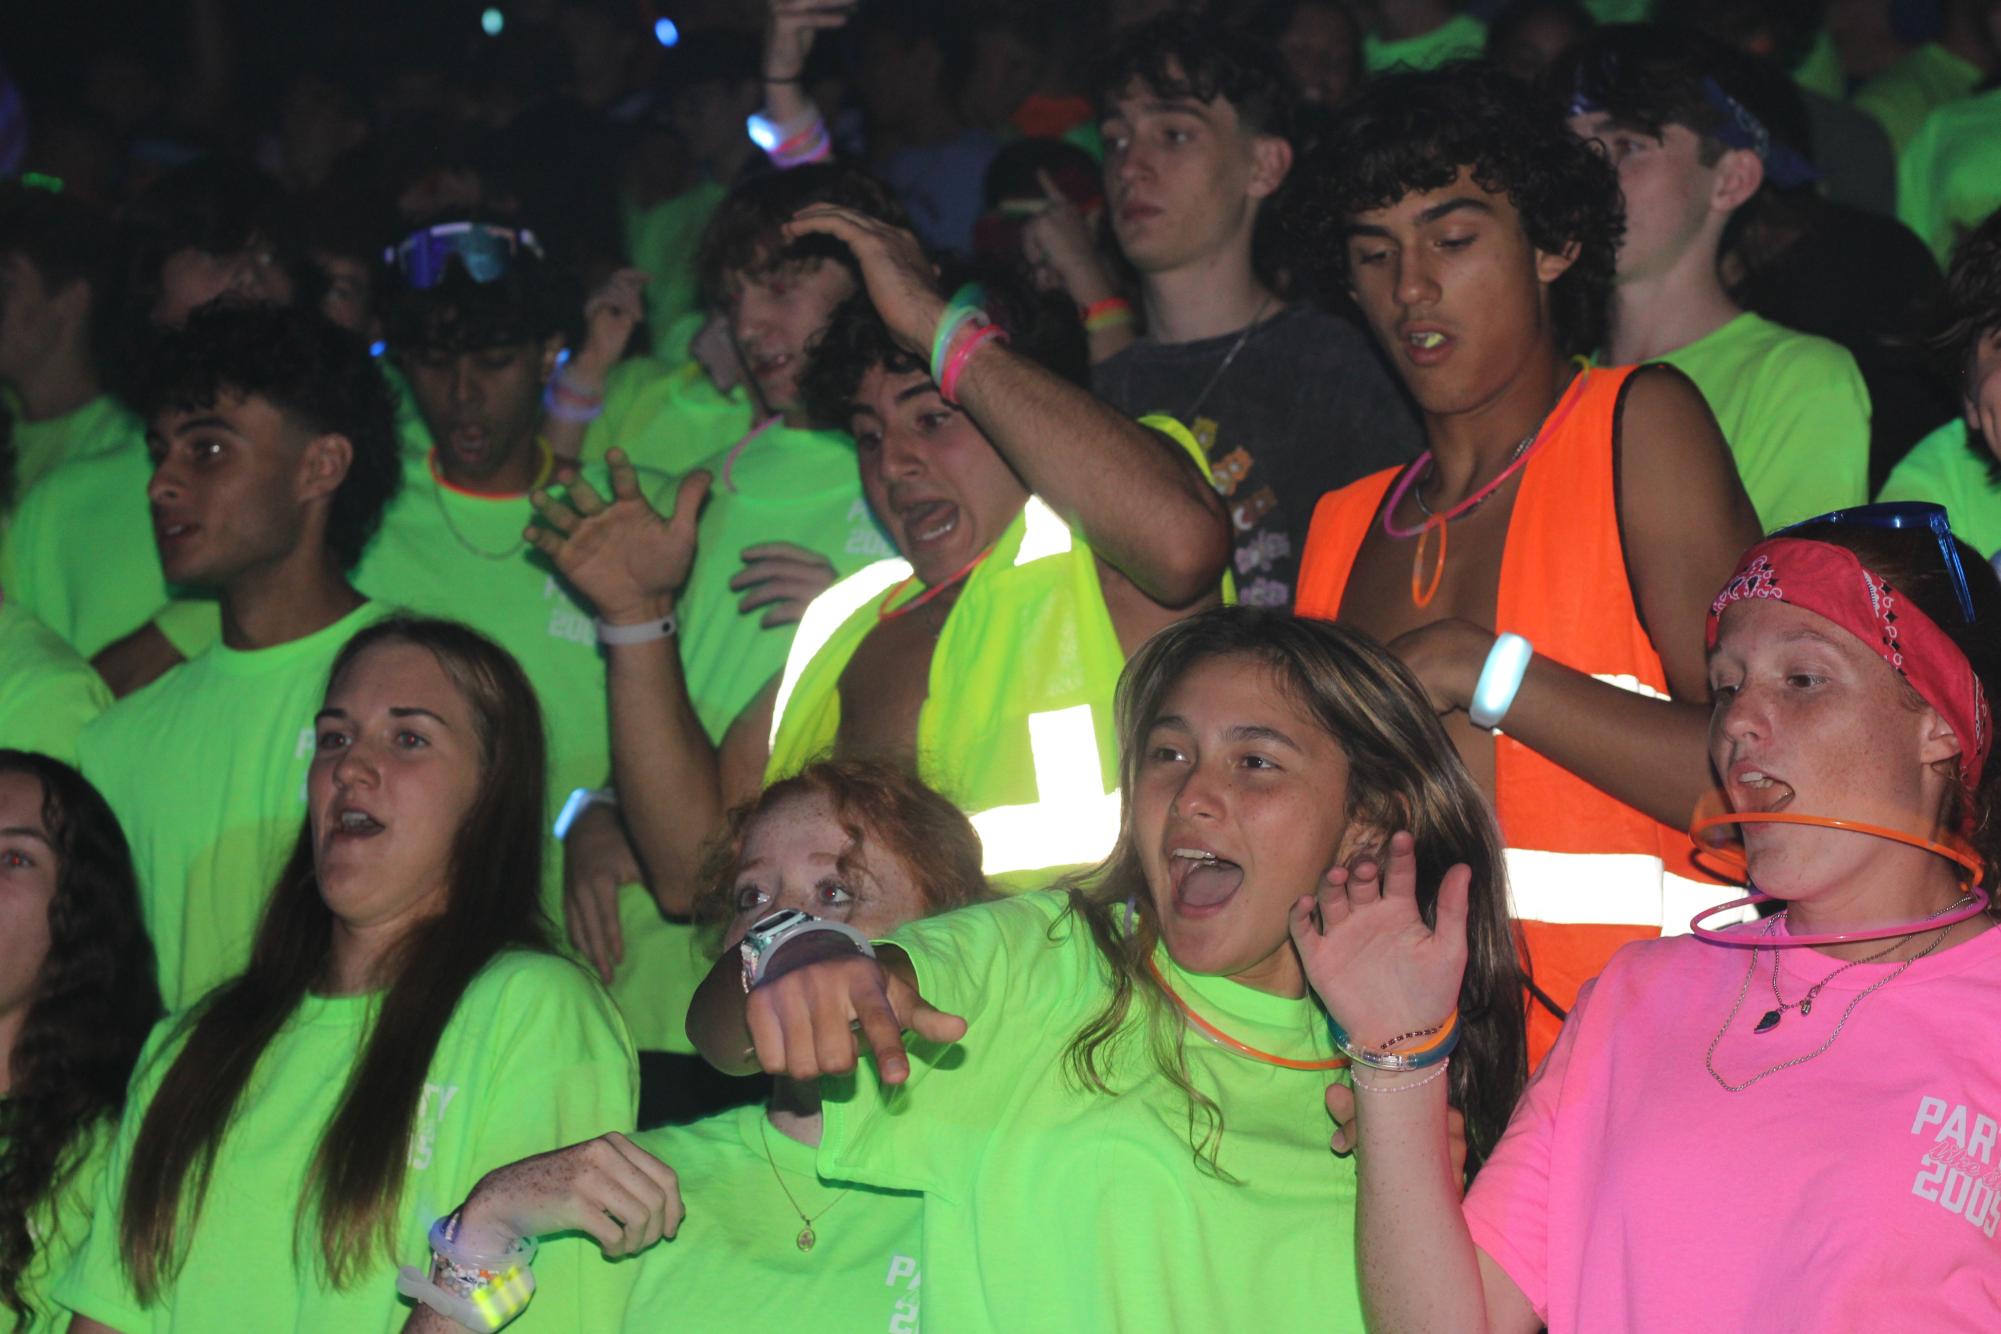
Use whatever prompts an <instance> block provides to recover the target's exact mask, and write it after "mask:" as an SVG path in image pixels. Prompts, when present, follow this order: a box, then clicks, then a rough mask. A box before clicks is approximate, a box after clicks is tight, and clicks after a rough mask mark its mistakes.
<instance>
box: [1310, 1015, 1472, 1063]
mask: <svg viewBox="0 0 2001 1334" xmlns="http://www.w3.org/2000/svg"><path fill="white" fill-rule="evenodd" d="M1327 1031H1328V1034H1329V1035H1330V1036H1331V1037H1332V1038H1333V1039H1334V1045H1335V1046H1336V1047H1338V1048H1340V1050H1341V1051H1342V1052H1343V1053H1344V1054H1345V1055H1346V1056H1347V1057H1348V1059H1349V1061H1351V1062H1353V1063H1354V1064H1355V1065H1366V1066H1368V1067H1369V1068H1370V1069H1371V1070H1390V1071H1397V1072H1402V1071H1405V1070H1422V1069H1424V1068H1426V1067H1427V1066H1433V1065H1438V1064H1440V1063H1441V1062H1443V1061H1444V1060H1445V1058H1446V1057H1448V1056H1450V1055H1451V1054H1452V1049H1453V1048H1454V1047H1457V1046H1458V1045H1459V1011H1458V1009H1457V1007H1455V1008H1454V1009H1453V1011H1452V1013H1451V1014H1449V1015H1447V1016H1446V1019H1445V1022H1444V1023H1443V1024H1441V1025H1440V1026H1439V1031H1438V1035H1437V1036H1436V1037H1434V1038H1432V1039H1431V1041H1429V1042H1427V1043H1425V1044H1424V1045H1423V1046H1422V1047H1417V1048H1414V1049H1412V1050H1410V1051H1378V1050H1376V1049H1374V1048H1370V1047H1364V1046H1363V1045H1361V1044H1360V1043H1359V1042H1356V1041H1355V1040H1354V1039H1353V1038H1351V1037H1349V1036H1348V1034H1347V1032H1346V1031H1345V1030H1344V1029H1342V1027H1341V1025H1340V1024H1339V1023H1338V1022H1336V1021H1335V1018H1334V1016H1333V1015H1331V1014H1330V1015H1328V1016H1327Z"/></svg>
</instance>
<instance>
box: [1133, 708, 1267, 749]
mask: <svg viewBox="0 0 2001 1334" xmlns="http://www.w3.org/2000/svg"><path fill="white" fill-rule="evenodd" d="M1161 727H1171V728H1173V729H1175V730H1177V731H1181V732H1189V733H1192V732H1194V730H1195V729H1194V728H1192V727H1190V726H1189V725H1188V720H1187V719H1186V718H1183V717H1182V716H1181V715H1180V714H1178V713H1164V714H1162V715H1161V716H1160V717H1158V718H1156V719H1154V720H1153V727H1149V728H1148V729H1147V730H1148V731H1149V732H1151V731H1153V730H1154V729H1155V728H1161ZM1223 739H1224V740H1226V741H1271V742H1276V743H1277V744H1278V745H1281V746H1284V747H1285V748H1286V749H1287V750H1290V751H1294V752H1296V753H1298V754H1302V755H1303V754H1305V753H1306V752H1305V749H1304V748H1303V747H1302V746H1301V745H1300V744H1299V743H1298V742H1297V741H1294V740H1293V739H1292V738H1291V737H1289V736H1287V735H1286V734H1285V733H1284V732H1281V731H1279V730H1278V729H1277V728H1276V727H1269V726H1267V725H1265V724H1264V723H1233V724H1232V725H1230V726H1229V727H1226V728H1224V729H1223Z"/></svg>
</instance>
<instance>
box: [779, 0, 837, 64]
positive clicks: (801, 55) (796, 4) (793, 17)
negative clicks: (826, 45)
mask: <svg viewBox="0 0 2001 1334" xmlns="http://www.w3.org/2000/svg"><path fill="white" fill-rule="evenodd" d="M854 12H855V0H771V10H770V15H771V28H770V32H769V34H768V35H767V36H766V38H765V42H764V76H765V77H766V78H767V79H779V80H791V79H796V78H798V77H799V75H800V74H801V73H802V72H804V70H805V68H806V58H807V57H808V56H810V55H812V54H813V39H814V38H815V37H817V36H818V35H819V34H820V32H821V31H822V30H823V29H830V28H839V27H842V26H844V25H846V23H847V21H848V18H849V16H850V15H852V14H853V13H854Z"/></svg>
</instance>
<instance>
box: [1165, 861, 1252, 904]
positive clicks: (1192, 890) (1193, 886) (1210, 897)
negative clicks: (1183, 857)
mask: <svg viewBox="0 0 2001 1334" xmlns="http://www.w3.org/2000/svg"><path fill="white" fill-rule="evenodd" d="M1243 883H1244V868H1243V867H1241V866H1238V865H1237V864H1236V863H1235V862H1226V861H1213V862H1197V863H1196V864H1195V865H1194V867H1192V868H1191V869H1190V870H1189V872H1188V874H1187V875H1186V876H1184V877H1182V880H1181V890H1180V898H1181V901H1182V902H1183V903H1185V904H1187V905H1188V906H1189V907H1191V908H1213V907H1215V906H1216V905H1217V904H1219V903H1221V902H1222V901H1223V900H1224V899H1227V898H1229V897H1230V895H1232V894H1234V893H1236V892H1237V886H1238V885H1241V884H1243Z"/></svg>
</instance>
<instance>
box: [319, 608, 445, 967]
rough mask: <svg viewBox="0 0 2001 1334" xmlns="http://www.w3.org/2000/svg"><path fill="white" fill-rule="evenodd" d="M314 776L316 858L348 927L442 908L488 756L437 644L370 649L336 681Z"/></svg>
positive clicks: (416, 917) (323, 891) (324, 891)
mask: <svg viewBox="0 0 2001 1334" xmlns="http://www.w3.org/2000/svg"><path fill="white" fill-rule="evenodd" d="M316 735H317V738H318V743H317V746H316V747H315V749H314V752H313V763H312V767H311V768H310V769H309V770H308V772H307V775H306V799H307V803H308V811H309V818H310V820H311V822H312V834H313V869H314V872H315V874H316V875H317V877H318V880H319V886H320V895H321V897H322V898H324V899H325V900H326V904H327V907H328V909H329V910H331V911H332V913H333V914H334V916H335V917H338V918H340V919H341V920H342V921H343V922H345V923H346V924H347V925H349V926H350V927H354V928H364V927H379V926H382V925H384V924H394V923H408V924H413V925H414V924H415V923H417V922H420V921H422V920H424V919H425V918H428V917H432V916H435V915H436V914H437V913H439V912H441V911H442V910H443V908H444V905H445V901H446V895H447V894H448V892H449V886H450V876H451V861H452V847H453V844H454V843H455V842H456V841H457V838H458V833H459V827H460V825H462V824H463V823H464V822H465V819H466V816H467V814H468V813H469V812H470V811H471V810H472V806H473V801H474V799H475V798H476V797H477V796H478V793H479V781H480V772H481V770H482V768H483V767H484V759H483V754H482V749H481V746H480V739H479V733H478V730H477V724H476V721H475V719H474V717H473V712H472V709H471V707H470V706H469V705H468V704H467V703H466V701H465V698H464V696H462V695H461V694H460V693H459V691H458V688H457V687H456V686H454V685H453V684H452V681H451V678H450V677H449V676H447V675H446V674H445V669H444V668H443V667H441V666H439V664H438V660H437V658H436V656H435V655H433V654H432V653H431V651H430V650H429V649H425V648H420V647H418V646H417V645H414V644H399V643H394V642H390V643H384V644H379V645H377V646H376V647H374V648H372V649H369V650H368V651H367V652H365V653H363V654H362V655H361V656H360V657H359V658H357V659H356V660H355V661H354V662H353V663H352V664H351V665H350V666H349V667H348V669H347V670H346V671H345V672H344V673H342V675H341V677H340V679H339V680H337V681H335V682H334V683H333V686H332V688H331V689H329V690H328V691H327V698H326V706H325V708H324V709H322V710H321V712H320V715H319V717H318V719H317V720H316Z"/></svg>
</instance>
